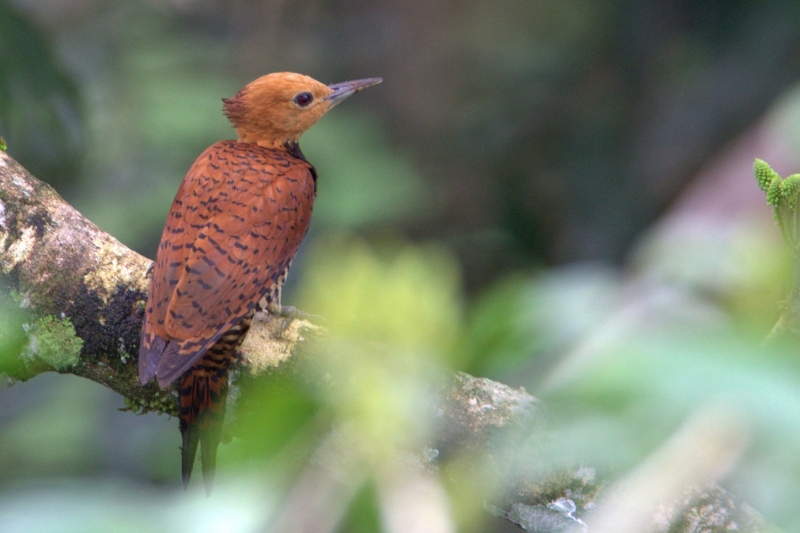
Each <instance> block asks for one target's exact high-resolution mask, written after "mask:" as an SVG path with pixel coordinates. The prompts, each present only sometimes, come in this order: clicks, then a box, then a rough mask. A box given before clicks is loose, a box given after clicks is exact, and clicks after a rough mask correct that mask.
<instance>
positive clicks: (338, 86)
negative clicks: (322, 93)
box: [325, 78, 383, 107]
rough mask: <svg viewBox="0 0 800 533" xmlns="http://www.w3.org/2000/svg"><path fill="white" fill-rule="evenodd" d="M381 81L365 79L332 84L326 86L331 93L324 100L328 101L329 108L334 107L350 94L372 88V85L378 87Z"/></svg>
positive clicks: (378, 79)
mask: <svg viewBox="0 0 800 533" xmlns="http://www.w3.org/2000/svg"><path fill="white" fill-rule="evenodd" d="M382 81H383V78H366V79H363V80H353V81H344V82H342V83H334V84H333V85H328V89H330V90H331V91H333V92H332V93H331V94H329V95H328V96H327V97H325V99H326V100H330V102H331V107H333V106H335V105H336V104H338V103H340V102H341V101H342V100H344V99H345V98H347V97H348V96H350V95H351V94H355V93H357V92H358V91H361V90H364V89H366V88H367V87H372V86H373V85H378V84H379V83H380V82H382Z"/></svg>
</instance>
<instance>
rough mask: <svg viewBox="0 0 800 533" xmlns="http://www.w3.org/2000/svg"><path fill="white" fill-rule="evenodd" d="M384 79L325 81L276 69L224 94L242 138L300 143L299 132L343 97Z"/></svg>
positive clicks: (225, 106) (268, 142)
mask: <svg viewBox="0 0 800 533" xmlns="http://www.w3.org/2000/svg"><path fill="white" fill-rule="evenodd" d="M381 81H383V80H382V79H381V78H367V79H363V80H354V81H346V82H344V83H336V84H333V85H325V84H323V83H320V82H318V81H317V80H315V79H313V78H310V77H308V76H304V75H302V74H295V73H294V72H275V73H272V74H267V75H266V76H262V77H260V78H258V79H257V80H255V81H253V82H250V83H248V84H247V85H246V86H245V87H244V88H243V89H242V90H241V91H239V92H238V93H236V95H235V96H233V97H232V98H223V99H222V101H223V110H224V112H225V116H227V117H228V120H230V121H231V123H232V124H233V126H234V127H235V128H236V133H237V134H238V135H239V140H240V141H244V142H251V143H254V144H259V145H261V146H265V147H267V148H280V147H283V146H285V145H286V144H288V143H297V141H298V139H299V138H300V136H301V135H302V134H303V133H304V132H305V131H306V130H307V129H308V128H310V127H311V126H313V125H314V123H315V122H316V121H317V120H319V118H320V117H321V116H322V115H324V114H325V113H327V112H328V111H329V110H330V109H331V108H333V107H334V106H335V105H337V104H338V103H340V102H341V101H342V100H344V99H345V98H347V97H348V96H350V95H351V94H355V93H357V92H358V91H360V90H362V89H366V88H367V87H370V86H372V85H376V84H378V83H380V82H381Z"/></svg>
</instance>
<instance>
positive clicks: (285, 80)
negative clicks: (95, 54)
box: [139, 72, 383, 493]
mask: <svg viewBox="0 0 800 533" xmlns="http://www.w3.org/2000/svg"><path fill="white" fill-rule="evenodd" d="M381 81H383V80H382V79H381V78H368V79H361V80H355V81H348V82H344V83H336V84H333V85H325V84H323V83H320V82H318V81H316V80H314V79H313V78H310V77H308V76H304V75H302V74H295V73H292V72H278V73H273V74H267V75H266V76H262V77H260V78H258V79H257V80H255V81H253V82H251V83H249V84H248V85H246V86H245V87H244V88H243V89H242V90H240V91H239V92H238V93H236V95H234V96H233V97H232V98H229V99H225V98H223V100H222V101H223V111H224V113H225V115H226V116H227V117H228V119H229V120H230V122H231V123H232V125H233V127H234V128H235V129H236V134H237V136H238V139H236V140H227V141H220V142H218V143H216V144H214V145H212V146H210V147H209V148H207V149H206V150H205V151H204V152H203V153H202V154H200V156H199V157H198V158H197V160H196V161H195V162H194V164H192V166H191V168H189V171H188V172H187V174H186V176H185V177H184V179H183V182H182V183H181V185H180V187H179V188H178V192H177V194H176V195H175V200H174V201H173V202H172V207H171V208H170V210H169V215H168V216H167V222H166V224H165V226H164V231H163V233H162V235H161V243H160V244H159V247H158V253H157V256H156V260H155V263H154V266H153V270H152V276H153V279H152V282H151V284H150V289H149V293H148V297H147V305H146V306H145V315H144V326H143V328H142V336H141V344H140V348H139V379H140V380H141V382H142V384H145V383H147V382H149V381H150V380H152V379H153V378H156V379H157V381H158V384H159V386H160V387H161V388H164V387H167V386H168V385H170V384H171V383H172V382H173V381H175V380H179V385H178V390H179V418H180V430H181V435H182V440H183V444H182V447H181V459H182V467H181V470H182V476H183V484H184V487H186V486H187V485H188V483H189V479H190V477H191V475H192V468H193V466H194V461H195V455H196V453H197V448H198V444H199V447H200V462H201V465H202V470H203V481H204V483H205V488H206V492H207V493H208V492H210V490H211V487H212V485H213V480H214V472H215V467H216V455H217V448H218V447H219V443H220V440H221V437H222V425H223V421H224V417H225V402H226V397H227V393H228V372H229V369H230V368H231V365H232V364H233V363H235V361H236V359H237V349H238V347H239V345H240V344H241V342H242V340H243V338H244V335H245V333H246V332H247V329H248V328H249V327H250V322H251V319H252V317H253V315H254V314H255V312H256V311H257V310H266V311H269V312H270V313H273V314H280V312H281V288H282V287H283V283H284V281H285V280H286V275H287V273H288V271H289V267H290V266H291V264H292V259H293V258H294V256H295V254H296V253H297V249H298V247H299V246H300V242H301V241H302V240H303V237H305V235H306V231H307V230H308V225H309V222H310V221H311V210H312V207H313V204H314V198H315V196H316V191H317V173H316V171H315V170H314V167H313V166H312V165H311V164H310V163H309V162H308V161H307V160H306V158H305V157H304V156H303V152H302V151H300V146H299V145H298V141H299V139H300V136H301V135H302V134H303V133H304V132H305V131H306V130H308V128H310V127H311V126H312V125H313V124H314V123H315V122H317V120H319V119H320V117H322V115H324V114H325V113H327V112H328V111H330V110H331V109H332V108H333V107H334V106H336V105H337V104H339V103H340V102H341V101H342V100H344V99H345V98H347V97H348V96H350V95H352V94H354V93H356V92H358V91H361V90H362V89H365V88H367V87H371V86H373V85H376V84H378V83H380V82H381Z"/></svg>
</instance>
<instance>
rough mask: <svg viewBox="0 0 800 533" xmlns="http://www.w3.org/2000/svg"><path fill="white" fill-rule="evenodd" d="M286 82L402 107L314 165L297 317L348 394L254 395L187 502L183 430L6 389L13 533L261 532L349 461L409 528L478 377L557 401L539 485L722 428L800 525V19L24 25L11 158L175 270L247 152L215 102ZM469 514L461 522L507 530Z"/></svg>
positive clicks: (78, 388)
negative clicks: (797, 329) (775, 338)
mask: <svg viewBox="0 0 800 533" xmlns="http://www.w3.org/2000/svg"><path fill="white" fill-rule="evenodd" d="M279 70H292V71H299V72H304V73H307V74H310V75H312V76H314V77H315V78H317V79H320V80H321V81H324V82H336V81H343V80H347V79H355V78H360V77H369V76H383V77H384V79H385V81H384V83H383V84H382V85H380V86H378V87H376V88H373V89H370V90H369V91H366V92H364V93H361V94H359V95H358V96H357V97H356V98H353V99H352V100H351V101H348V102H347V104H346V105H345V106H342V107H340V108H337V109H336V111H335V112H334V113H331V115H330V116H327V117H325V118H324V119H323V120H322V121H321V122H320V123H319V124H318V125H316V126H315V127H314V128H313V129H312V130H311V131H310V132H309V133H308V134H307V135H305V136H304V137H303V139H302V143H301V144H302V147H303V150H304V152H305V154H306V156H307V157H308V158H309V160H310V161H312V162H313V163H314V164H315V166H316V167H317V169H318V171H319V174H320V183H319V197H318V200H317V203H316V205H315V210H316V213H315V217H314V221H313V223H312V227H311V231H310V234H309V236H308V239H307V243H306V244H305V245H304V247H303V249H302V250H301V253H300V256H299V257H298V259H297V260H296V261H295V266H294V268H293V272H292V276H291V277H290V285H289V287H287V292H286V296H285V300H286V302H287V303H290V304H297V305H298V306H299V307H301V308H302V309H305V310H307V311H310V312H315V313H319V314H321V315H323V316H325V317H326V318H327V320H328V321H329V322H330V324H329V326H330V327H331V330H332V332H333V333H332V337H331V340H330V342H329V343H328V344H327V345H326V346H323V347H317V350H318V353H316V355H315V357H314V358H312V359H313V360H314V361H317V362H318V363H317V364H316V366H315V365H310V366H309V368H308V369H307V370H306V373H307V375H312V376H313V375H318V374H324V375H325V376H328V377H329V378H330V379H331V381H330V383H331V385H330V386H329V387H321V388H314V387H309V386H308V382H309V381H306V380H293V379H289V378H287V379H281V380H276V382H275V383H273V384H269V385H268V386H267V387H265V388H264V390H263V391H259V394H260V395H261V396H263V410H262V411H260V412H259V414H258V415H252V416H254V418H253V419H252V420H249V419H248V420H246V421H245V422H244V423H242V424H240V425H243V426H246V427H248V428H251V431H252V438H249V439H236V440H235V441H234V442H233V443H232V444H231V445H229V446H224V447H223V448H222V449H221V451H220V455H221V463H222V466H221V469H222V472H221V475H220V478H221V479H220V481H219V485H218V487H217V489H216V490H215V493H214V495H213V497H212V498H211V499H209V500H205V499H204V498H203V497H202V496H201V495H200V491H199V489H198V490H197V491H195V490H194V488H195V487H193V488H192V489H191V490H190V491H189V492H188V493H187V494H183V493H182V492H181V491H180V490H179V488H178V487H179V480H178V477H179V476H178V474H177V472H178V450H177V447H178V444H179V439H178V431H177V423H176V421H175V420H168V419H166V418H165V417H157V416H154V415H147V416H142V417H136V416H133V415H131V414H130V413H119V412H118V411H117V408H118V407H120V406H121V405H122V402H121V399H120V398H118V397H116V396H115V395H114V394H113V393H110V392H108V391H106V390H105V389H103V388H102V387H100V386H99V385H95V384H92V383H87V382H85V381H83V380H80V379H78V378H71V377H68V376H59V375H54V374H51V375H42V376H39V377H37V378H35V379H34V380H31V381H30V382H27V383H19V384H16V385H15V386H13V387H9V388H5V389H3V390H0V529H1V530H3V531H92V530H97V531H108V530H115V531H120V530H126V531H162V530H163V531H171V530H173V529H175V528H176V527H177V526H178V525H180V527H181V528H182V529H186V530H192V531H220V530H223V531H260V530H263V528H264V527H265V524H267V523H275V522H274V521H278V522H279V521H280V519H281V518H280V516H281V509H283V510H285V509H291V505H288V504H286V503H285V502H286V501H288V502H289V503H291V502H292V501H293V500H292V496H291V494H292V492H291V491H292V490H299V489H298V487H300V488H302V487H303V485H302V480H303V479H317V478H314V477H313V475H314V472H309V470H308V469H309V468H311V467H309V466H308V465H309V464H324V463H325V460H326V459H325V457H326V456H325V454H324V453H322V452H321V451H320V450H321V449H323V448H324V447H325V446H329V447H332V448H333V449H337V450H338V449H340V448H342V444H341V443H342V442H345V443H353V442H357V443H359V445H358V446H344V448H345V449H347V452H346V453H339V454H338V455H337V454H333V455H337V456H338V457H339V461H340V462H341V463H343V464H345V465H346V468H344V471H345V472H346V473H347V474H348V476H347V477H348V479H347V480H346V481H345V482H343V483H340V482H341V480H338V481H337V483H339V484H336V483H334V482H333V481H331V480H328V482H330V484H329V485H326V484H325V483H318V485H319V486H320V487H328V488H329V489H330V493H331V494H334V495H336V497H337V498H339V500H336V498H333V497H332V496H330V495H328V499H327V500H325V499H324V498H323V500H325V501H326V502H327V504H329V507H330V509H331V513H332V514H331V516H335V517H341V519H342V520H343V523H342V525H340V526H339V530H341V531H375V530H377V529H379V528H380V527H385V528H387V530H388V529H390V528H389V526H388V525H387V524H391V523H392V518H391V517H392V505H391V503H390V502H391V501H392V498H391V497H389V496H387V495H391V494H392V490H393V489H392V487H395V486H397V485H398V482H397V481H396V477H397V469H396V468H394V467H392V466H391V464H389V463H391V461H387V460H386V456H385V453H386V449H393V448H395V447H401V448H403V447H405V448H412V449H413V448H414V446H418V445H421V444H422V443H424V442H426V437H429V436H430V431H431V424H432V422H431V420H430V419H429V418H428V417H427V416H423V415H420V412H421V411H424V408H422V407H421V405H423V404H424V403H425V401H426V400H427V399H429V398H431V397H432V396H433V395H434V393H435V391H436V390H438V389H437V387H438V386H440V384H441V380H442V379H443V376H446V375H447V372H448V370H451V369H460V370H465V371H468V372H471V373H474V374H476V375H481V376H488V377H492V378H494V379H498V380H500V381H503V382H505V383H508V384H510V385H513V386H525V387H526V388H527V389H528V390H529V391H530V392H531V393H533V394H535V395H537V396H540V397H541V398H543V399H545V400H546V401H547V403H548V405H549V406H550V407H549V408H550V409H551V412H550V414H549V417H548V418H549V419H550V420H552V421H553V429H554V431H553V434H554V435H555V436H554V437H553V439H552V442H550V443H549V444H548V446H546V447H545V448H546V449H540V448H536V450H529V449H528V448H526V446H527V444H525V443H520V449H519V450H517V451H516V452H515V453H518V454H519V455H520V457H521V459H520V460H522V461H524V460H525V458H526V457H527V458H528V459H530V456H533V455H536V457H537V459H536V460H537V461H541V462H544V463H546V462H547V460H552V462H553V463H562V462H567V463H570V462H580V461H586V463H587V464H589V465H591V466H593V467H594V468H597V470H598V472H599V474H600V475H601V477H604V478H607V479H611V480H614V479H618V478H619V477H621V476H624V475H625V474H626V473H627V472H630V471H631V470H632V469H635V468H636V467H637V465H642V464H647V463H643V461H646V460H647V458H648V457H650V456H651V454H652V453H654V451H655V450H658V449H659V447H660V446H662V445H663V443H664V442H665V441H667V439H668V438H669V437H670V435H673V434H674V432H676V431H678V430H679V428H681V427H683V424H684V423H685V421H686V420H688V419H690V418H691V417H692V416H694V415H695V414H696V413H698V412H701V413H702V412H706V411H705V410H706V409H708V408H709V406H718V405H720V404H722V405H723V406H724V407H725V408H726V409H728V410H733V411H734V412H735V413H737V416H736V417H734V418H737V421H736V424H739V425H741V426H742V429H741V433H742V434H744V435H746V438H745V439H744V440H745V441H746V442H747V443H748V444H747V445H746V446H745V448H744V451H743V452H741V455H740V456H739V457H738V461H737V462H736V465H735V466H734V467H733V469H732V470H731V471H730V472H729V473H728V475H727V477H725V478H724V479H723V480H722V483H723V485H724V486H725V487H726V488H728V489H731V490H734V491H735V492H737V493H738V494H741V495H742V497H743V498H744V499H745V500H746V501H747V502H748V503H749V504H750V505H752V506H753V507H754V508H756V509H757V510H759V511H760V512H762V513H763V514H764V515H765V516H766V517H767V518H769V519H770V520H772V521H773V522H775V523H777V524H779V525H781V526H782V527H784V528H785V529H787V530H795V529H797V528H798V527H799V526H800V519H798V517H797V513H796V511H795V507H796V505H795V502H796V501H797V499H798V498H800V462H798V460H797V454H796V453H795V451H796V450H797V448H798V444H800V420H797V415H796V413H797V412H800V411H799V410H798V409H800V367H798V362H797V361H798V358H797V349H796V347H794V346H770V347H764V346H761V345H760V341H761V340H762V339H763V338H764V337H765V336H766V334H767V333H768V332H769V330H770V328H771V327H772V325H773V324H774V323H775V320H776V319H777V317H778V315H779V312H780V302H781V300H782V299H784V298H785V294H786V289H787V285H788V280H789V279H791V273H790V271H791V269H790V267H789V266H788V265H787V262H786V260H785V256H784V255H783V252H782V249H781V241H780V234H779V231H778V230H777V228H775V227H774V226H773V225H772V221H771V218H770V210H769V208H768V207H767V206H766V203H765V202H764V200H763V195H762V194H761V192H760V191H759V190H758V187H757V185H756V183H755V180H754V179H753V177H752V161H753V158H755V157H760V158H763V159H765V160H767V161H768V162H769V163H770V164H771V165H772V166H773V167H774V168H775V169H776V170H777V171H778V172H780V173H781V174H782V175H786V174H789V173H792V172H797V171H798V167H800V156H798V155H797V154H800V135H798V131H800V88H798V85H797V82H798V78H800V4H797V3H796V2H790V1H777V0H775V1H769V2H757V3H754V2H746V1H743V0H742V1H722V0H701V1H686V0H666V1H663V0H662V1H640V2H629V1H624V0H605V1H588V0H567V1H562V2H538V1H531V2H517V1H513V0H494V1H488V0H460V1H455V0H449V1H446V0H442V1H435V2H421V1H411V2H409V1H407V0H404V1H402V2H401V1H397V0H389V1H384V2H370V1H366V0H365V1H355V2H339V1H335V0H332V1H324V0H316V1H309V2H300V3H287V2H277V1H276V2H269V1H255V0H233V1H225V2H223V1H220V0H127V1H110V0H62V1H60V2H44V1H40V0H0V135H1V136H2V137H3V138H5V140H6V141H7V143H8V151H9V153H10V154H11V155H12V156H13V157H15V158H16V159H18V160H19V161H20V162H21V163H22V164H23V165H25V166H26V167H27V168H28V169H29V170H31V172H32V173H33V174H34V175H36V176H37V177H38V178H40V179H43V180H44V181H47V182H49V183H51V184H53V185H54V186H55V187H56V188H57V189H58V190H59V192H60V193H61V194H62V195H64V196H65V198H66V199H67V200H68V201H70V202H71V203H72V204H73V205H75V206H76V207H77V208H78V209H79V210H80V211H81V212H83V213H84V214H85V215H86V216H87V217H88V218H90V219H91V220H92V221H94V222H95V223H97V224H98V225H100V226H101V227H102V228H104V229H105V230H106V231H108V232H109V233H111V234H113V235H114V236H116V237H117V238H119V239H120V240H121V241H123V242H124V243H126V244H127V245H129V246H131V247H132V248H134V249H136V250H137V251H139V252H141V253H143V254H145V255H148V256H150V257H152V256H153V254H154V251H155V248H156V244H157V241H158V238H159V236H160V232H161V227H162V225H163V222H164V219H165V214H166V212H167V210H168V207H169V204H170V202H171V200H172V197H173V195H174V192H175V190H176V188H177V186H178V183H179V182H180V179H181V178H182V176H183V175H184V173H185V171H186V169H187V168H188V167H189V165H190V164H191V163H192V161H193V160H194V158H195V157H196V156H197V154H199V153H200V152H201V151H202V150H203V149H204V148H205V147H206V146H208V145H209V144H211V143H213V142H215V141H216V140H219V139H222V138H229V137H231V136H232V135H233V131H232V130H231V129H230V127H229V125H228V123H227V121H226V120H225V118H224V117H223V116H222V113H221V101H220V98H222V97H226V96H230V95H232V94H234V93H235V92H236V91H237V90H238V89H239V88H241V87H242V86H243V85H244V84H246V83H247V82H249V81H250V80H252V79H254V78H256V77H257V76H259V75H261V74H264V73H267V72H271V71H279ZM4 303H5V304H6V305H5V306H4V307H3V308H2V309H0V313H3V314H6V315H7V314H10V313H13V307H14V306H13V305H11V302H4ZM19 329H20V328H19V327H16V328H11V327H9V328H8V330H7V331H0V357H7V356H8V354H10V353H16V351H17V350H18V348H19V344H20V342H22V339H21V335H18V333H19ZM310 381H313V380H310ZM259 401H262V398H259ZM721 420H722V422H720V423H722V424H725V423H727V422H726V420H727V419H726V418H725V417H721ZM240 422H241V421H240ZM331 427H335V428H338V429H337V432H338V433H336V432H335V433H336V434H335V435H333V436H331V435H330V434H329V433H328V430H329V429H330V428H331ZM738 427H739V426H737V428H738ZM736 431H739V430H738V429H737V430H736ZM342 435H344V436H342ZM337 439H340V440H338V441H337ZM526 453H527V455H526ZM320 456H323V458H322V459H320ZM543 458H544V459H543ZM387 464H388V466H387ZM451 474H452V472H451ZM453 475H455V474H453ZM304 476H306V477H304ZM308 476H311V477H310V478H309V477H308ZM417 481H419V480H417ZM423 481H425V480H423ZM429 481H430V480H427V481H425V482H426V483H427V482H429ZM435 481H436V480H434V482H435ZM479 484H480V483H478V482H477V481H476V482H475V483H473V484H472V485H479ZM312 485H313V483H312ZM433 485H434V486H436V483H433ZM472 485H471V484H469V483H467V484H464V485H460V488H453V486H451V485H448V484H447V483H444V484H443V485H442V486H444V487H445V489H446V492H445V496H443V498H444V501H446V502H449V503H448V504H447V505H444V506H440V507H439V508H438V509H439V511H440V516H439V517H440V518H442V519H443V520H445V521H448V520H449V521H450V522H449V523H451V525H452V527H453V528H456V529H457V530H460V531H461V530H463V531H485V530H494V529H499V528H502V527H503V526H502V525H500V524H498V523H496V522H491V521H489V519H488V515H485V514H483V513H482V511H481V510H480V501H481V500H480V497H478V496H476V494H471V493H470V491H469V490H468V489H466V488H464V487H466V486H472ZM426 486H428V487H429V488H430V486H431V485H430V484H429V485H426ZM292 487H294V489H292ZM320 490H321V489H320ZM287 494H289V496H287ZM426 494H427V493H426ZM431 494H438V493H436V491H435V490H434V491H433V492H432V493H431ZM334 500H336V501H334ZM431 501H437V500H436V498H435V497H432V500H431ZM408 508H409V509H414V508H415V507H414V506H413V505H411V504H409V506H408ZM143 509H146V512H142V510H143ZM442 509H450V510H451V511H450V512H451V513H452V515H449V514H448V512H444V511H442ZM465 510H466V511H465ZM337 513H338V514H337ZM276 517H277V518H276ZM443 517H444V518H443ZM87 520H88V522H87ZM320 520H322V519H320ZM337 521H338V518H336V519H335V520H333V523H334V524H335V523H336V522H337ZM381 524H382V525H383V526H382V525H381Z"/></svg>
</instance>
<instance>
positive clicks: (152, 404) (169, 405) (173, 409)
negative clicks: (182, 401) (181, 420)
mask: <svg viewBox="0 0 800 533" xmlns="http://www.w3.org/2000/svg"><path fill="white" fill-rule="evenodd" d="M122 401H123V403H124V405H125V406H124V407H123V408H122V411H131V412H133V413H136V414H139V415H142V414H145V413H150V412H155V413H158V414H159V415H160V414H168V415H172V416H178V409H177V403H176V402H175V398H174V397H172V396H170V395H169V394H165V395H164V396H163V397H161V396H158V397H156V398H153V399H151V400H144V399H141V398H128V397H123V399H122Z"/></svg>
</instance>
